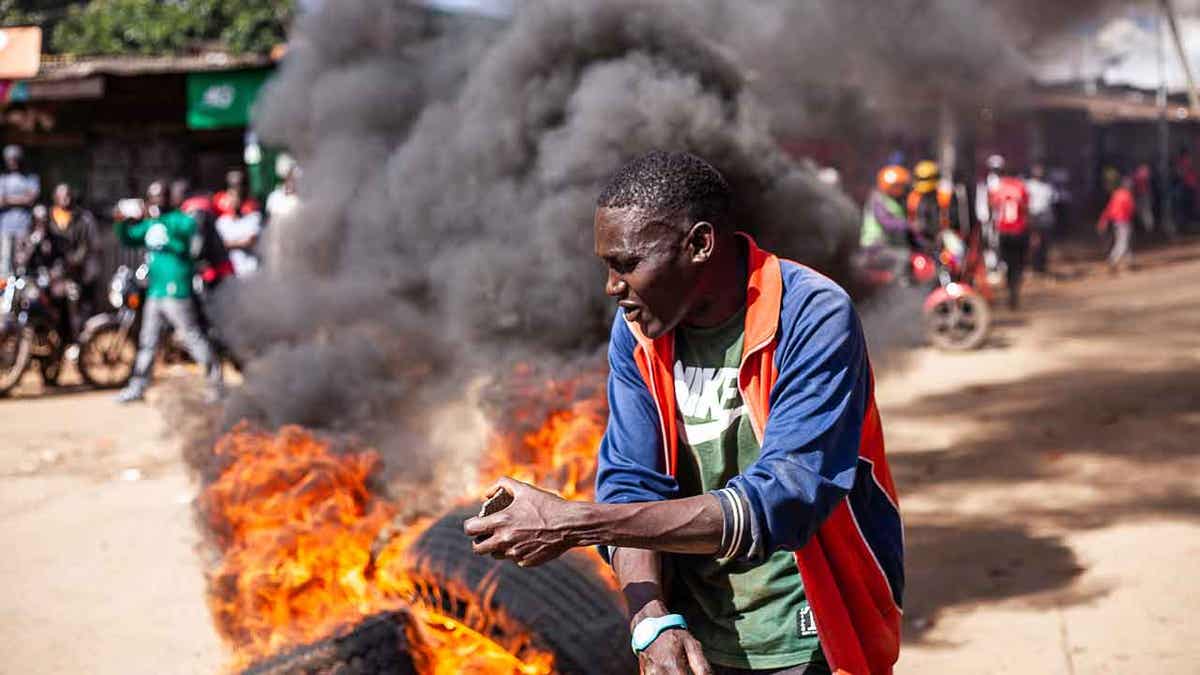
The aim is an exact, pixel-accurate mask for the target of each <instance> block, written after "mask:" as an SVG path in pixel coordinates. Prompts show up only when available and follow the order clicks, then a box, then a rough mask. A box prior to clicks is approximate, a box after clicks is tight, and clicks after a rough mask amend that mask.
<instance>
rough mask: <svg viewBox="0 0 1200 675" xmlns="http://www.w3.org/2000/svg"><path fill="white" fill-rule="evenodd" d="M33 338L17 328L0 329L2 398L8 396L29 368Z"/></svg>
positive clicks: (0, 388) (0, 389)
mask: <svg viewBox="0 0 1200 675" xmlns="http://www.w3.org/2000/svg"><path fill="white" fill-rule="evenodd" d="M32 349H33V336H32V335H30V334H29V331H26V330H24V329H22V328H20V327H17V326H7V327H5V328H2V329H0V396H5V395H7V394H8V393H9V392H10V391H12V389H13V387H15V386H17V383H18V382H20V381H21V377H22V376H23V375H25V370H26V369H27V368H29V361H30V360H31V356H32V355H31V350H32Z"/></svg>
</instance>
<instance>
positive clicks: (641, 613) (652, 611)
mask: <svg viewBox="0 0 1200 675" xmlns="http://www.w3.org/2000/svg"><path fill="white" fill-rule="evenodd" d="M670 613H671V610H669V609H667V603H665V602H663V601H662V600H651V601H649V602H647V603H646V604H644V605H642V608H641V609H639V610H638V611H636V612H634V614H633V616H632V617H631V618H630V619H629V628H630V629H631V630H632V629H633V627H634V626H636V625H638V623H640V622H641V621H642V619H651V618H655V617H660V616H666V615H668V614H670Z"/></svg>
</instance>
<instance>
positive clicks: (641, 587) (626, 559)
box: [612, 548, 669, 625]
mask: <svg viewBox="0 0 1200 675" xmlns="http://www.w3.org/2000/svg"><path fill="white" fill-rule="evenodd" d="M612 566H613V573H615V574H616V575H617V581H619V582H620V584H621V592H622V593H624V595H625V604H626V605H627V606H628V607H629V622H630V625H634V624H636V623H637V622H638V621H641V620H642V619H644V618H646V617H648V616H664V615H666V614H669V612H668V610H667V605H666V601H665V600H666V583H665V579H664V578H663V570H662V555H661V554H659V553H658V552H657V551H647V550H645V549H638V548H618V549H615V550H614V551H613V558H612Z"/></svg>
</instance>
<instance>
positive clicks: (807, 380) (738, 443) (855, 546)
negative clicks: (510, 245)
mask: <svg viewBox="0 0 1200 675" xmlns="http://www.w3.org/2000/svg"><path fill="white" fill-rule="evenodd" d="M733 213H734V209H733V195H732V194H731V191H730V188H729V186H728V184H727V183H726V181H725V179H724V178H723V177H722V176H721V174H720V172H718V171H717V170H716V169H715V168H713V167H712V166H711V165H709V164H708V163H707V162H705V161H704V160H702V159H700V158H699V157H696V156H694V155H690V154H686V153H663V152H654V153H650V154H649V155H646V156H644V157H641V158H640V159H637V160H635V161H633V162H631V163H630V164H628V165H626V166H625V167H623V168H622V169H621V170H619V171H618V172H617V174H616V175H615V176H614V177H613V178H612V179H611V181H610V182H609V184H608V186H607V187H606V188H605V189H604V191H603V192H602V193H601V195H600V198H599V200H598V204H597V208H596V212H595V220H594V229H595V246H596V254H597V255H598V256H599V257H600V258H601V259H602V260H603V261H604V262H605V264H606V265H607V267H608V278H607V282H606V286H605V290H606V292H607V293H608V295H609V296H611V297H612V298H613V299H614V300H616V301H617V304H618V306H619V307H620V308H621V311H620V312H619V313H618V314H617V316H616V317H615V319H614V321H613V326H612V333H611V337H610V341H609V350H608V356H609V369H610V371H609V379H608V402H609V422H608V428H607V431H606V432H605V435H604V439H603V441H602V442H601V446H600V449H599V456H598V465H597V474H596V498H597V503H588V502H568V501H564V500H563V499H561V498H560V497H558V496H557V495H554V494H553V493H550V492H546V491H543V490H540V489H538V488H536V487H534V486H532V485H527V484H525V483H521V482H518V481H515V480H512V479H509V478H504V479H501V480H500V481H499V482H498V483H497V484H496V485H495V486H493V488H492V490H493V493H494V492H496V491H499V490H501V489H503V490H505V491H507V492H509V493H510V494H511V495H512V497H513V500H512V503H511V504H510V505H509V506H508V507H507V508H505V509H504V510H501V511H499V512H497V513H494V514H492V515H488V516H484V517H479V518H472V519H470V520H468V521H466V523H465V524H464V532H465V533H466V534H467V535H469V536H472V537H476V538H477V539H476V542H475V543H474V545H473V546H474V550H475V552H476V553H478V554H487V555H492V556H494V557H499V558H504V559H509V560H513V561H516V562H517V564H518V565H521V566H531V565H537V564H541V563H543V562H545V561H547V560H550V559H552V558H555V557H557V556H559V555H561V554H562V553H563V552H565V551H566V550H567V549H569V548H571V547H574V546H599V547H601V548H602V550H603V551H604V552H605V554H606V555H607V556H608V558H609V560H610V561H611V564H612V566H613V569H614V571H615V572H616V575H617V578H618V579H619V581H620V583H621V585H622V588H623V591H624V593H625V597H626V599H627V601H628V603H629V608H630V612H631V614H632V617H631V619H630V622H631V628H632V634H633V645H632V646H633V649H634V651H635V652H636V653H637V654H638V658H639V661H640V663H641V666H642V669H643V671H646V672H667V673H684V672H688V671H689V670H690V671H691V672H694V673H717V674H726V673H728V674H734V673H737V674H740V673H748V672H762V673H788V674H793V675H798V674H801V673H803V674H805V675H816V674H820V673H831V672H833V673H854V674H856V675H886V674H888V673H891V672H892V667H893V664H894V663H895V662H896V659H897V657H898V655H899V650H900V615H901V609H900V604H901V596H902V593H903V586H904V539H903V533H902V524H901V520H900V511H899V506H898V500H897V496H896V490H895V486H894V484H893V482H892V477H891V473H890V470H889V468H888V462H887V457H886V456H885V454H884V447H883V429H882V425H881V423H880V418H879V412H878V410H877V408H876V406H875V400H874V378H873V376H872V373H871V365H870V361H869V359H868V357H867V345H866V340H865V338H864V336H863V332H862V326H861V324H860V322H859V319H858V315H857V313H856V312H855V310H854V307H853V305H852V304H851V302H850V298H849V297H848V296H847V294H846V293H845V291H843V290H842V289H841V288H839V287H838V286H837V285H836V284H835V283H833V282H832V281H830V280H829V279H827V278H825V277H823V276H821V275H820V274H818V273H816V272H814V271H813V270H811V269H809V268H807V267H804V266H803V265H800V264H797V263H794V262H791V261H788V260H782V259H780V258H778V257H776V256H775V255H773V254H771V253H770V252H768V251H765V250H763V249H761V248H759V247H758V245H757V244H756V243H755V242H754V240H753V239H751V238H750V237H749V236H747V235H746V234H743V233H740V232H738V231H737V229H736V225H737V224H736V223H735V222H733V220H732V214H733Z"/></svg>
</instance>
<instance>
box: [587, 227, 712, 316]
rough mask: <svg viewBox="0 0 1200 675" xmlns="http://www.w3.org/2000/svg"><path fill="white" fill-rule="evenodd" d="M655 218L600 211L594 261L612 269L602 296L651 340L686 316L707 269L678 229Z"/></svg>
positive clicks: (679, 228)
mask: <svg viewBox="0 0 1200 675" xmlns="http://www.w3.org/2000/svg"><path fill="white" fill-rule="evenodd" d="M652 215H653V214H650V213H648V212H647V211H645V210H643V209H639V208H637V207H621V208H603V207H602V208H598V209H596V216H595V220H594V222H593V225H594V228H595V234H596V255H597V256H598V257H599V258H600V259H601V260H603V261H604V264H605V265H607V266H608V279H607V281H606V283H605V285H604V291H605V293H607V294H608V295H609V296H611V297H612V298H614V299H616V301H617V304H618V305H620V306H621V308H622V309H623V310H624V311H625V317H626V318H627V319H629V320H630V321H634V322H636V323H637V324H638V326H639V327H640V328H641V329H642V333H643V334H644V335H646V337H648V338H650V339H654V338H657V337H659V336H661V335H664V334H665V333H667V332H668V331H670V330H671V329H672V328H674V327H675V326H676V325H678V324H679V322H680V321H682V320H683V318H684V317H685V316H687V314H688V312H689V311H690V310H691V308H692V305H693V304H694V303H695V298H696V296H697V295H698V293H699V286H700V284H699V279H700V272H701V270H702V268H703V266H704V264H703V261H702V260H697V259H696V256H695V255H694V251H692V250H691V248H692V247H690V246H689V245H688V236H687V233H686V232H684V231H683V230H682V228H681V227H680V226H678V225H677V224H674V223H667V222H663V221H661V220H657V219H655V218H653V217H652ZM706 259H707V256H705V260H706Z"/></svg>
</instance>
